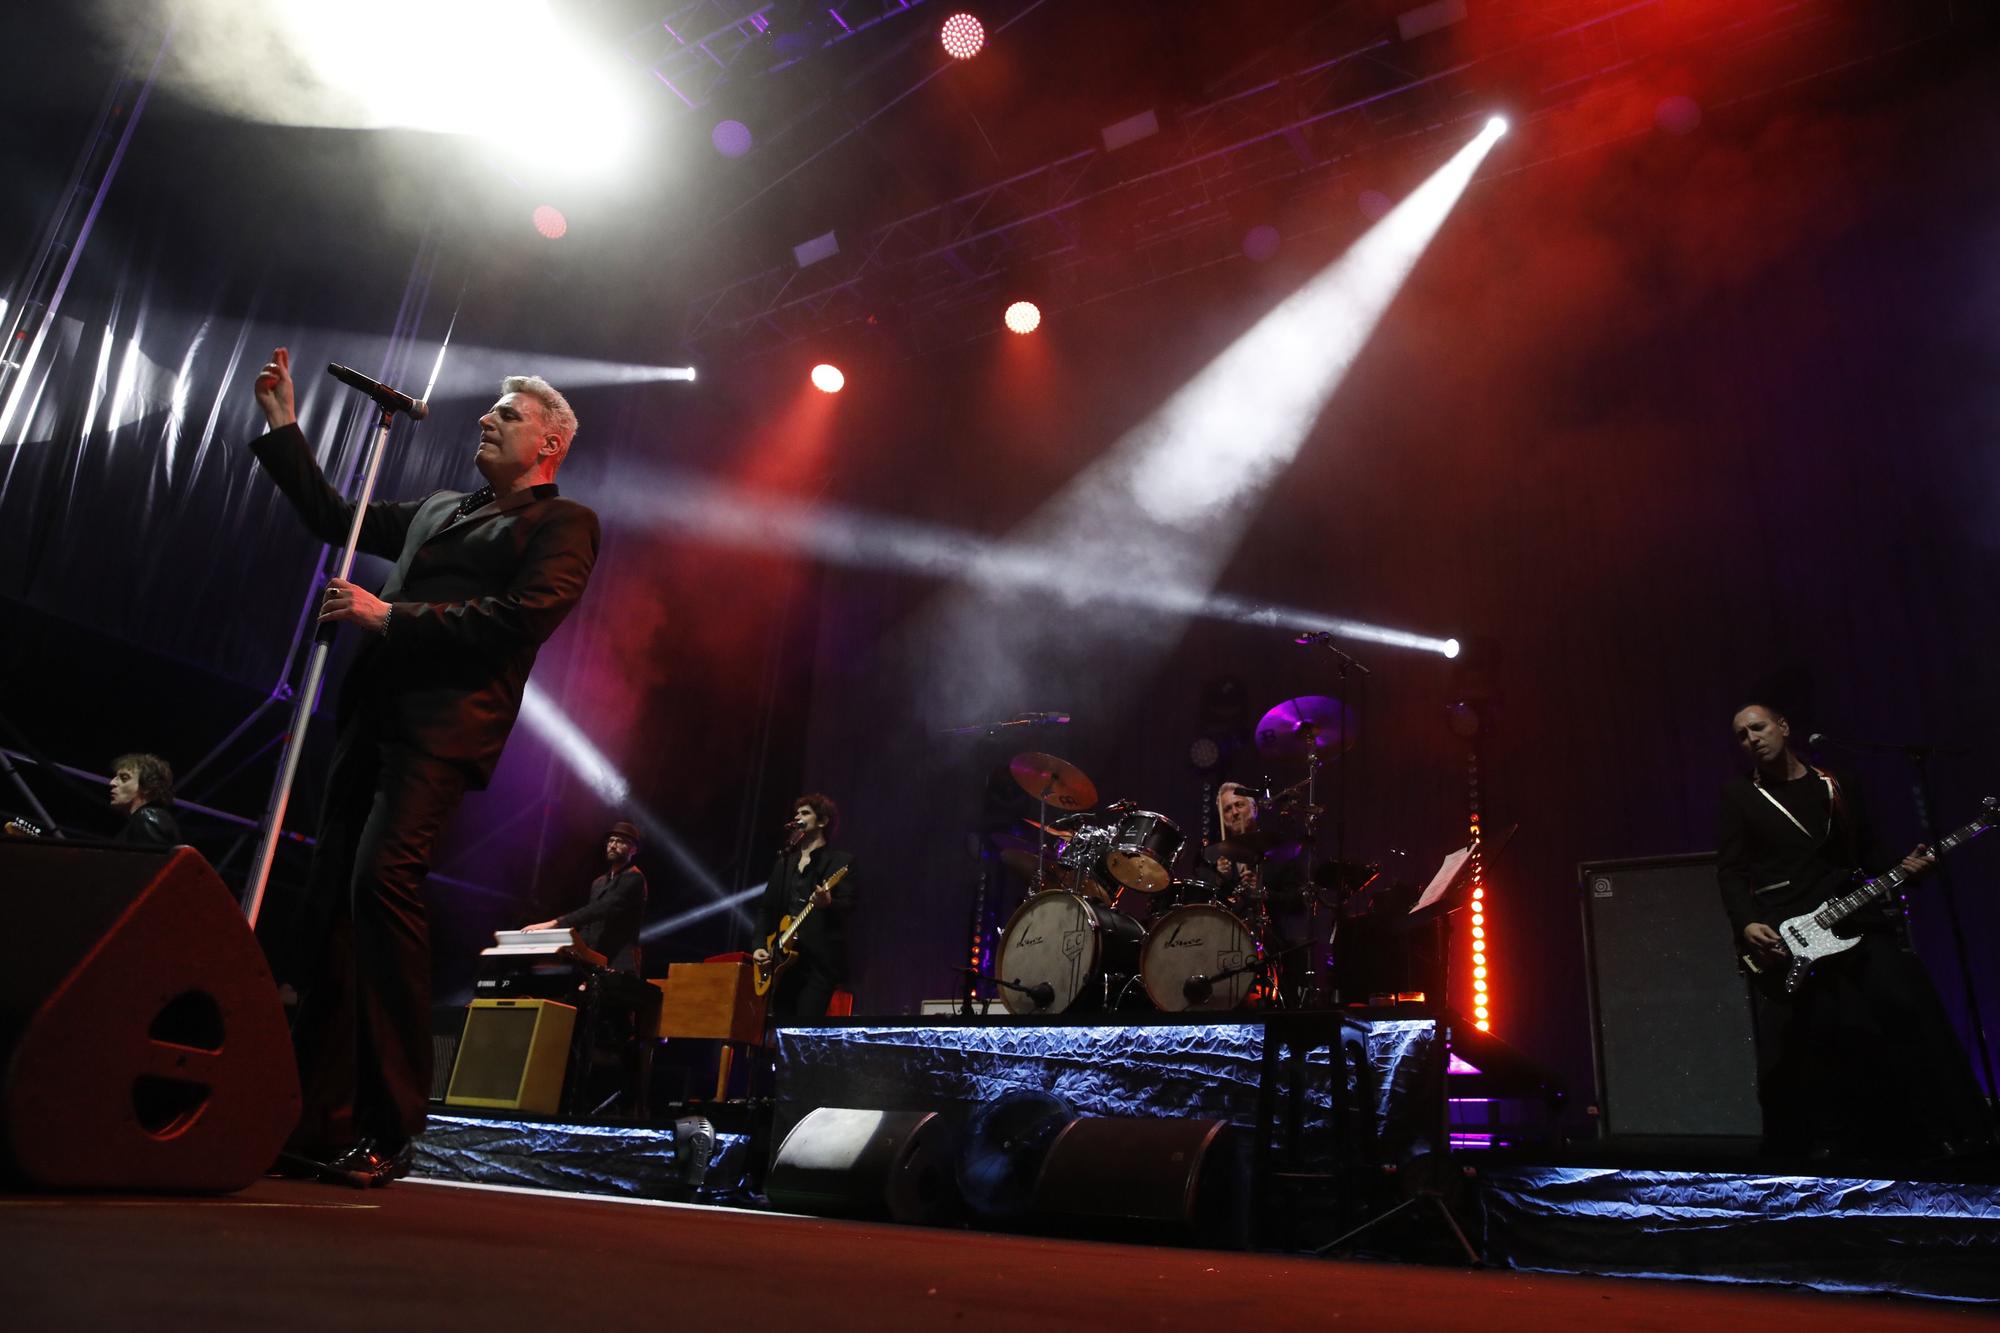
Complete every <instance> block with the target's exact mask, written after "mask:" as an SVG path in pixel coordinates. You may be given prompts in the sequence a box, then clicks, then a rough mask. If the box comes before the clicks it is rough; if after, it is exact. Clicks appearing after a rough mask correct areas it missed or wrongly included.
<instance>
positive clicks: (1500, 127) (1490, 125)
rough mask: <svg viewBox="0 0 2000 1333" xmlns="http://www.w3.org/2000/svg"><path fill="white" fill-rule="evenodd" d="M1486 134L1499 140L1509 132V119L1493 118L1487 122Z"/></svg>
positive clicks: (1502, 117)
mask: <svg viewBox="0 0 2000 1333" xmlns="http://www.w3.org/2000/svg"><path fill="white" fill-rule="evenodd" d="M1486 132H1487V133H1488V134H1490V135H1492V136H1493V137H1494V138H1496V139H1497V138H1499V137H1500V136H1501V135H1503V134H1505V133H1506V132H1507V118H1506V117H1505V116H1493V117H1491V118H1490V119H1488V120H1487V122H1486Z"/></svg>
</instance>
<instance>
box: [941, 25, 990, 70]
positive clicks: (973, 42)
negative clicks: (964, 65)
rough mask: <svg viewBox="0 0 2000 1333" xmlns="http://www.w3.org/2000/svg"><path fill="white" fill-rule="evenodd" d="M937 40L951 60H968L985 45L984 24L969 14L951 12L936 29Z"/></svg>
mask: <svg viewBox="0 0 2000 1333" xmlns="http://www.w3.org/2000/svg"><path fill="white" fill-rule="evenodd" d="M938 40H939V41H941V42H943V43H944V53H945V54H946V55H948V56H950V57H951V58H952V59H953V60H970V59H972V58H973V57H974V56H976V55H978V54H979V50H980V48H981V47H983V46H985V45H986V25H985V24H983V23H981V22H980V21H979V20H978V19H976V18H974V17H973V16H972V15H970V14H965V13H959V14H953V15H952V16H951V17H950V18H948V19H946V20H945V21H944V26H943V27H942V28H939V29H938Z"/></svg>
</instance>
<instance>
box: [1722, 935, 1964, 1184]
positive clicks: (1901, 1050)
mask: <svg viewBox="0 0 2000 1333" xmlns="http://www.w3.org/2000/svg"><path fill="white" fill-rule="evenodd" d="M1757 1007H1758V1011H1759V1012H1758V1039H1759V1054H1760V1056H1761V1059H1760V1064H1761V1065H1762V1066H1763V1068H1762V1070H1761V1077H1760V1080H1759V1095H1760V1099H1761V1101H1762V1103H1763V1110H1764V1139H1765V1147H1766V1149H1767V1150H1768V1151H1772V1152H1804V1151H1812V1150H1830V1151H1832V1152H1834V1153H1837V1154H1840V1155H1842V1156H1854V1157H1906V1156H1928V1155H1932V1154H1936V1153H1942V1152H1952V1151H1961V1152H1962V1151H1967V1150H1970V1149H1974V1148H1978V1147H1980V1146H1982V1145H1984V1144H1985V1143H1986V1142H1987V1141H1988V1140H1989V1139H1990V1137H1991V1127H1990V1125H1989V1123H1988V1121H1987V1116H1986V1112H1985V1107H1984V1104H1983V1102H1982V1100H1981V1097H1980V1092H1979V1086H1978V1084H1977V1083H1976V1082H1975V1081H1974V1079H1973V1075H1972V1068H1971V1066H1970V1064H1969V1063H1968V1062H1967V1061H1966V1058H1965V1053H1964V1050H1963V1049H1962V1048H1961V1047H1960V1046H1959V1044H1958V1038H1957V1036H1956V1034H1955V1033H1953V1032H1952V1030H1951V1023H1950V1020H1949V1019H1948V1018H1947V1017H1946V1015H1945V1011H1944V1006H1943V1005H1942V1004H1941V1003H1940V1002H1939V1000H1938V997H1937V991H1936V990H1935V989H1933V987H1932V985H1931V980H1930V977H1929V975H1928V974H1926V973H1925V971H1924V965H1923V963H1922V961H1921V960H1919V959H1918V958H1917V957H1916V955H1915V954H1913V953H1911V952H1909V951H1908V950H1907V949H1904V948H1903V947H1902V945H1901V943H1900V942H1899V941H1898V940H1897V939H1896V937H1895V935H1894V934H1893V933H1892V932H1888V931H1869V932H1867V933H1866V934H1864V935H1863V936H1862V938H1861V943H1860V944H1859V945H1857V946H1856V947H1855V948H1853V949H1850V950H1848V951H1847V952H1846V953H1841V954H1836V955H1834V956H1833V957H1831V958H1828V959H1825V960H1823V961H1822V962H1821V963H1820V964H1819V965H1818V966H1817V967H1816V968H1814V969H1813V973H1812V975H1811V976H1810V977H1808V978H1807V979H1806V982H1805V984H1804V985H1803V986H1802V987H1801V988H1800V989H1799V992H1798V993H1797V994H1796V995H1794V996H1792V997H1790V998H1789V999H1783V1000H1773V999H1771V998H1769V997H1767V996H1760V997H1759V999H1758V1004H1757Z"/></svg>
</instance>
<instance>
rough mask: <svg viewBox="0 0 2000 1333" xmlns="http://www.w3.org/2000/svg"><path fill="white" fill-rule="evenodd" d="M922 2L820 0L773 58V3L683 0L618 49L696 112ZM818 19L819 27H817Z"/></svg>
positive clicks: (736, 0) (763, 0)
mask: <svg viewBox="0 0 2000 1333" xmlns="http://www.w3.org/2000/svg"><path fill="white" fill-rule="evenodd" d="M923 3H924V0H846V2H845V3H827V2H826V0H821V2H820V3H817V4H814V5H811V6H808V7H806V8H805V9H804V10H801V11H800V12H802V13H810V14H812V15H813V18H814V21H815V24H816V27H815V29H814V30H813V32H812V33H811V34H810V35H809V36H808V38H807V40H806V41H804V42H802V43H801V45H800V48H799V49H798V50H796V51H791V52H788V53H786V54H783V55H779V56H777V58H776V59H773V55H774V53H775V51H776V48H775V46H774V43H773V38H774V36H775V34H773V32H772V30H771V29H772V25H773V22H774V21H775V15H774V13H773V11H775V10H777V9H779V6H778V5H776V4H773V3H771V0H683V3H680V4H676V5H675V6H674V7H673V8H672V9H669V10H668V11H667V12H666V13H665V14H664V15H662V16H661V18H660V20H659V21H658V22H657V23H650V24H648V25H646V26H645V27H644V28H641V29H639V30H638V31H637V32H634V33H631V34H630V35H628V36H627V37H626V38H625V52H626V54H627V55H628V56H630V57H631V58H632V59H633V60H635V61H637V62H638V63H639V64H641V65H644V66H645V67H646V69H647V71H648V72H649V73H651V74H652V76H653V77H654V78H655V79H657V80H659V82H660V83H661V85H662V86H663V87H665V88H666V89H667V91H668V92H670V93H672V94H673V95H674V96H675V97H676V98H678V99H679V100H680V101H681V103H682V104H683V105H685V106H686V107H687V108H688V109H689V110H700V109H701V108H702V107H704V106H706V105H707V104H708V103H709V101H710V100H711V99H713V98H714V96H715V95H716V93H717V92H718V91H719V90H721V89H722V87H723V86H724V85H726V84H729V83H732V82H741V81H743V80H744V79H747V78H751V77H755V76H760V75H765V74H774V73H776V72H777V71H779V70H782V69H786V68H788V67H790V66H792V65H796V64H798V63H799V62H800V61H801V60H805V59H807V58H809V57H811V56H813V55H817V54H818V53H819V52H821V51H825V50H827V49H828V48H830V47H833V46H837V45H839V44H840V43H841V42H844V41H846V40H847V39H848V38H850V37H858V36H859V35H861V34H862V33H864V32H866V31H868V30H869V29H870V28H873V27H875V26H876V25H877V24H879V23H885V22H887V21H889V20H890V19H894V18H899V17H901V16H902V15H904V14H907V13H908V12H909V11H910V10H912V9H915V8H916V7H917V6H918V5H921V4H923ZM822 16H824V18H825V20H826V22H825V23H824V24H823V25H820V24H819V19H820V18H821V17H822Z"/></svg>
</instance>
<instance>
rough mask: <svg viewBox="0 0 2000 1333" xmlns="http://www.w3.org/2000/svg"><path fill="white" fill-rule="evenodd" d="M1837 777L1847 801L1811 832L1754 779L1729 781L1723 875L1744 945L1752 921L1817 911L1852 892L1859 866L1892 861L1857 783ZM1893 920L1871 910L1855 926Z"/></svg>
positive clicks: (1719, 872)
mask: <svg viewBox="0 0 2000 1333" xmlns="http://www.w3.org/2000/svg"><path fill="white" fill-rule="evenodd" d="M1834 780H1835V781H1836V782H1837V783H1839V785H1840V790H1841V798H1842V799H1841V803H1840V807H1837V808H1836V809H1835V810H1834V814H1833V822H1832V826H1831V827H1830V828H1814V827H1812V826H1810V825H1808V828H1807V831H1806V832H1803V833H1802V832H1800V831H1799V829H1798V828H1797V826H1795V825H1794V824H1793V823H1792V821H1791V820H1789V819H1787V818H1785V816H1784V815H1783V814H1782V813H1780V812H1779V810H1778V809H1777V808H1776V807H1775V806H1773V805H1772V804H1771V802H1770V801H1768V800H1766V799H1764V797H1763V796H1762V795H1761V794H1760V793H1759V792H1758V790H1757V787H1756V784H1754V783H1753V782H1751V780H1750V779H1749V778H1741V777H1739V778H1732V779H1730V780H1729V781H1728V782H1727V783H1725V784H1724V785H1723V788H1722V811H1721V817H1720V819H1719V821H1718V825H1717V831H1716V855H1715V875H1716V882H1717V886H1718V887H1719V888H1720V889H1721V890H1722V905H1723V908H1724V910H1726V911H1727V912H1728V913H1729V924H1730V926H1731V928H1732V929H1733V930H1734V932H1735V936H1736V943H1737V945H1738V946H1739V947H1740V946H1741V944H1742V934H1743V928H1744V927H1745V926H1747V925H1749V924H1750V923H1751V922H1753V921H1761V922H1763V923H1764V924H1765V925H1767V926H1776V925H1777V924H1778V923H1779V922H1780V921H1784V920H1786V919H1787V918H1789V917H1794V916H1797V915H1798V914H1799V913H1801V912H1808V911H1811V910H1812V909H1813V908H1815V907H1817V906H1819V905H1820V904H1821V903H1822V902H1825V901H1826V899H1827V898H1828V897H1830V896H1832V893H1833V891H1834V890H1835V889H1843V890H1844V888H1845V887H1846V885H1847V883H1848V881H1849V880H1850V879H1851V877H1852V876H1853V875H1854V874H1855V873H1856V872H1857V871H1863V870H1865V869H1866V868H1868V867H1875V868H1880V867H1881V866H1882V865H1883V864H1884V863H1885V858H1884V857H1883V855H1882V851H1881V848H1880V846H1879V845H1878V844H1877V843H1876V842H1875V841H1874V839H1873V836H1872V834H1871V831H1870V829H1869V826H1868V823H1867V820H1866V817H1865V816H1864V815H1863V813H1862V810H1861V808H1860V804H1859V801H1858V798H1857V796H1856V794H1855V790H1854V784H1853V783H1851V782H1848V781H1846V780H1845V779H1844V778H1843V777H1842V776H1841V775H1839V774H1835V775H1834ZM1888 920H1889V918H1888V916H1887V915H1886V914H1885V913H1883V912H1880V911H1876V910H1874V909H1870V910H1869V911H1867V912H1864V913H1862V914H1861V916H1859V917H1857V918H1856V922H1855V924H1856V925H1859V926H1863V927H1869V926H1878V927H1879V926H1881V925H1885V924H1887V922H1888Z"/></svg>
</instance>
